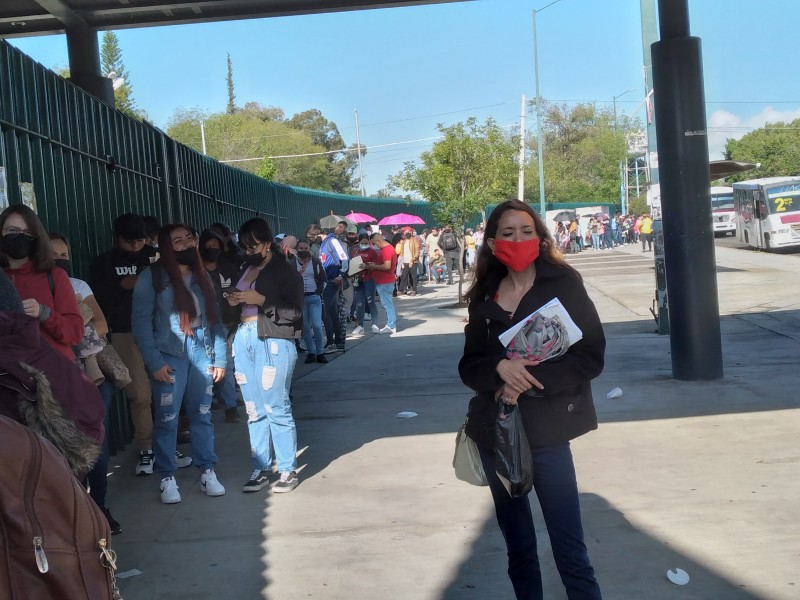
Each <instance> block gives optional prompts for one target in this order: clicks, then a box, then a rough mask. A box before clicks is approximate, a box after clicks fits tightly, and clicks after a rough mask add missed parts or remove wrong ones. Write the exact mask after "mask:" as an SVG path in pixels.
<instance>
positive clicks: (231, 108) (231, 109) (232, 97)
mask: <svg viewBox="0 0 800 600" xmlns="http://www.w3.org/2000/svg"><path fill="white" fill-rule="evenodd" d="M227 80H228V108H227V111H226V112H227V113H228V114H229V115H232V114H234V113H235V112H236V94H234V93H233V63H232V62H231V55H230V53H228V77H227Z"/></svg>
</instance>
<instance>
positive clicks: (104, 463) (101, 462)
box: [84, 379, 114, 508]
mask: <svg viewBox="0 0 800 600" xmlns="http://www.w3.org/2000/svg"><path fill="white" fill-rule="evenodd" d="M97 391H98V392H100V396H101V397H102V398H103V404H105V407H106V416H105V419H104V420H103V426H104V427H105V429H106V435H105V437H104V438H103V446H102V448H101V449H100V456H98V457H97V462H96V463H94V466H93V467H92V470H91V471H89V473H88V475H86V479H85V481H84V485H87V484H88V486H89V495H90V496H91V497H92V500H94V501H95V504H97V506H100V507H101V508H102V507H104V506H105V505H106V491H107V490H108V459H109V456H108V455H109V443H108V439H109V436H110V435H111V418H110V415H109V412H110V410H111V400H112V399H113V397H114V385H113V384H112V383H111V382H110V381H109V380H108V379H106V380H105V381H104V382H103V383H101V384H100V385H98V386H97Z"/></svg>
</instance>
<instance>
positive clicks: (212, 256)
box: [200, 248, 222, 263]
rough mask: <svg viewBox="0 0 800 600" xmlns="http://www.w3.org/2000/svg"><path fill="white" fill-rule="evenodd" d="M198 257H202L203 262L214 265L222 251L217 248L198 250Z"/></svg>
mask: <svg viewBox="0 0 800 600" xmlns="http://www.w3.org/2000/svg"><path fill="white" fill-rule="evenodd" d="M200 255H201V256H202V257H203V260H204V261H206V262H210V263H215V262H217V261H218V260H219V257H220V256H222V250H220V249H219V248H202V249H201V250H200Z"/></svg>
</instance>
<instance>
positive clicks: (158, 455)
mask: <svg viewBox="0 0 800 600" xmlns="http://www.w3.org/2000/svg"><path fill="white" fill-rule="evenodd" d="M194 333H195V335H194V337H193V338H189V339H188V341H187V343H186V347H185V348H184V350H183V354H182V355H181V356H172V355H171V354H162V357H163V358H164V362H165V363H166V364H167V365H169V367H170V368H171V369H172V370H173V372H172V377H173V378H174V382H173V383H164V382H163V381H156V380H155V379H153V376H152V375H151V376H150V385H151V386H152V388H153V406H154V407H155V418H154V423H153V454H154V455H155V460H156V464H155V467H156V471H157V472H158V473H160V474H161V477H162V478H163V477H169V476H172V475H174V474H175V470H176V468H175V444H176V440H177V435H178V413H179V412H180V411H181V404H183V403H184V402H185V403H186V416H188V417H189V431H190V432H191V440H192V464H193V465H195V466H196V467H198V468H199V469H200V471H205V470H206V469H213V468H214V465H216V464H217V455H216V453H215V452H214V425H213V424H212V423H211V388H212V383H213V382H212V377H211V374H210V373H209V369H210V368H211V366H212V362H211V358H210V357H209V356H208V354H207V353H206V348H205V344H204V342H203V329H202V328H199V329H195V330H194Z"/></svg>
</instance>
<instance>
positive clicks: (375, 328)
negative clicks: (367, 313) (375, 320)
mask: <svg viewBox="0 0 800 600" xmlns="http://www.w3.org/2000/svg"><path fill="white" fill-rule="evenodd" d="M380 332H381V328H380V327H378V326H377V325H373V326H372V333H380Z"/></svg>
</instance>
